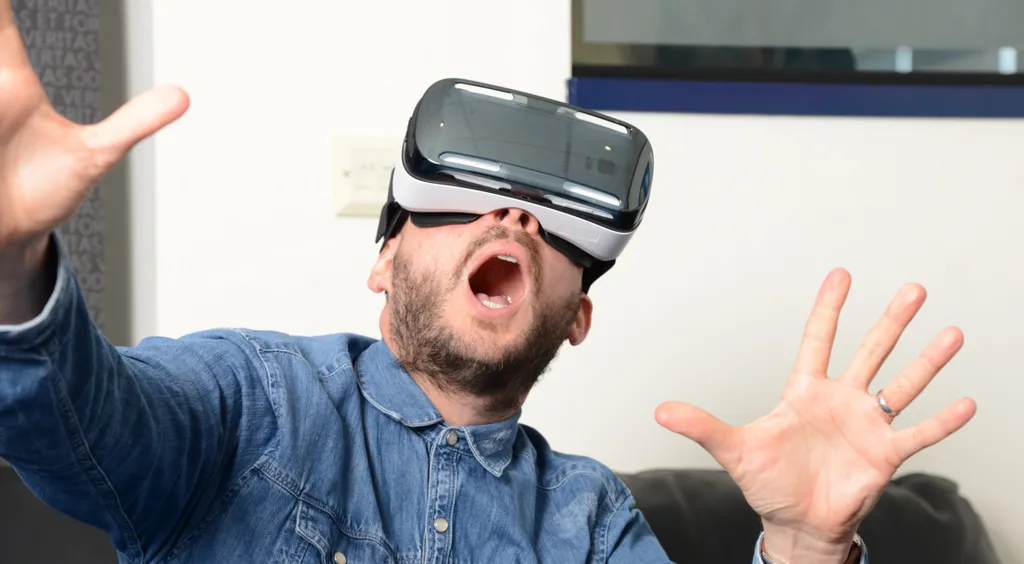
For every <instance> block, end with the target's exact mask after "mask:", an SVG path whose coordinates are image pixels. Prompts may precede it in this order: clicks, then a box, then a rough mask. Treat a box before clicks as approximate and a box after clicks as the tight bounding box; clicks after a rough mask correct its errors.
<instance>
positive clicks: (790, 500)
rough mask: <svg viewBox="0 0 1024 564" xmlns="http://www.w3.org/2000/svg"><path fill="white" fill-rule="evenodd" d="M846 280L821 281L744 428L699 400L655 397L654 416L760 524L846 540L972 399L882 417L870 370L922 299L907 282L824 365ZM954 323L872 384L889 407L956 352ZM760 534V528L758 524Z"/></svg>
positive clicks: (958, 337) (957, 423)
mask: <svg viewBox="0 0 1024 564" xmlns="http://www.w3.org/2000/svg"><path fill="white" fill-rule="evenodd" d="M849 289H850V277H849V274H848V273H847V272H846V271H844V270H842V269H838V270H835V271H833V272H832V273H830V275H829V277H828V278H827V279H826V281H825V283H824V284H823V285H822V287H821V290H820V292H819V294H818V298H817V300H816V302H815V306H814V309H813V311H812V313H811V315H810V319H809V320H808V322H807V326H806V331H805V334H804V339H803V342H802V344H801V347H800V350H799V353H798V356H797V360H796V364H795V366H794V369H793V372H792V374H791V376H790V378H789V382H788V383H787V385H786V388H785V390H784V392H783V394H782V401H781V402H780V403H779V404H778V405H777V406H776V407H775V408H774V409H773V410H772V411H771V412H770V413H769V414H767V415H765V416H764V417H761V418H760V419H758V420H756V421H754V422H752V423H750V424H749V425H746V426H744V427H732V426H730V425H728V424H726V423H724V422H722V421H720V420H718V419H716V418H715V417H713V416H712V415H710V414H708V413H706V412H704V411H702V410H700V409H699V408H696V407H693V406H690V405H687V404H682V403H677V402H669V403H665V404H663V405H661V406H659V408H658V412H657V418H658V421H659V422H660V423H661V424H662V425H664V426H665V427H666V428H668V429H670V430H672V431H675V432H677V433H679V434H682V435H684V436H686V437H688V438H690V439H693V440H694V441H696V442H698V443H699V444H700V445H701V446H703V447H704V448H705V449H706V450H707V451H708V452H709V453H710V454H711V455H712V456H713V457H714V458H715V460H717V461H718V462H719V463H720V464H721V465H722V466H723V467H724V468H725V469H726V470H727V471H728V472H729V474H730V475H731V476H732V478H733V479H734V480H735V481H736V483H737V484H738V485H739V486H740V488H741V489H742V491H743V493H744V495H745V497H746V499H747V501H748V503H749V504H750V505H751V507H752V508H753V509H754V510H755V511H757V513H758V514H759V515H760V516H761V517H762V520H763V521H764V523H765V528H766V532H767V531H768V529H769V528H770V527H778V528H780V529H787V530H800V531H805V532H806V533H807V534H810V535H813V536H815V537H817V538H818V539H820V540H821V541H823V542H837V543H839V542H842V541H843V539H847V540H848V539H849V538H851V537H852V535H853V533H854V532H855V531H856V528H857V526H858V525H859V524H860V522H861V521H862V520H863V519H864V518H865V517H866V516H867V514H868V513H869V512H870V511H871V509H872V507H874V504H875V502H876V501H877V500H878V498H879V496H880V495H881V492H882V490H883V488H884V487H885V485H886V484H887V483H888V482H889V481H890V480H891V479H892V477H893V475H894V474H895V472H896V470H897V469H898V468H899V467H900V465H902V464H903V463H904V462H905V461H906V460H907V459H908V458H910V457H911V456H913V455H914V454H916V453H917V452H919V451H921V450H922V449H924V448H927V447H929V446H931V445H934V444H935V443H937V442H939V441H941V440H943V439H944V438H946V437H948V436H949V435H950V434H952V433H954V432H955V431H956V430H958V429H959V428H961V427H962V426H963V425H964V424H966V423H967V421H969V420H970V419H971V417H972V416H973V415H974V412H975V409H976V406H975V404H974V402H973V401H972V400H970V399H961V400H959V401H957V402H955V403H953V404H952V405H951V406H949V407H947V408H946V409H945V410H943V411H942V412H941V413H939V414H937V415H935V416H934V417H932V418H930V419H928V420H926V421H923V422H921V423H918V424H917V425H915V426H913V427H912V428H909V429H906V430H901V431H896V430H894V429H893V428H892V427H891V423H892V421H893V416H892V415H889V414H887V413H886V412H885V411H884V410H883V409H882V407H881V404H880V403H879V400H878V398H877V397H876V396H875V395H871V394H869V393H868V386H869V385H870V383H871V381H872V379H873V378H874V376H875V374H876V373H877V372H878V370H879V368H880V367H881V365H882V363H883V362H884V361H885V359H886V358H887V357H888V355H889V353H890V352H891V351H892V350H893V348H894V347H895V345H896V342H897V340H898V339H899V337H900V335H901V334H902V332H903V330H904V329H905V328H906V326H907V325H908V324H909V323H910V320H911V319H913V317H914V315H916V313H917V312H918V310H919V309H920V307H921V305H922V304H923V303H924V299H925V291H924V288H922V287H921V286H918V285H916V284H912V285H908V286H907V287H905V288H903V289H902V290H901V291H900V292H899V294H897V296H896V297H895V298H894V299H893V301H892V303H890V305H889V307H888V309H887V310H886V312H885V314H884V315H883V316H882V317H881V318H880V319H879V320H878V322H877V324H876V325H875V326H874V327H873V328H872V330H871V331H870V333H869V334H868V335H867V337H866V338H865V340H864V342H863V345H862V346H861V348H860V350H859V351H858V352H857V354H856V355H855V357H854V359H853V361H852V362H851V364H850V366H849V367H848V368H847V369H846V371H845V372H844V373H843V374H842V375H840V376H839V377H838V378H836V379H830V378H829V376H828V373H827V370H828V365H829V358H830V356H831V352H832V344H833V341H834V339H835V334H836V328H837V325H838V321H839V312H840V310H841V308H842V306H843V304H844V303H845V301H846V297H847V295H848V293H849ZM962 344H963V335H962V334H961V332H960V331H959V330H958V329H956V328H948V329H945V330H944V331H942V332H941V333H940V334H939V335H938V336H937V337H936V338H935V340H933V341H932V343H931V344H930V345H929V346H928V347H927V348H926V349H925V351H924V352H923V353H922V354H921V355H920V356H918V357H917V358H916V359H915V360H914V361H913V362H912V363H911V364H910V365H909V366H908V367H907V368H906V369H905V370H904V371H903V372H902V373H900V374H899V376H897V378H896V379H895V380H894V381H893V382H892V383H891V384H889V385H888V386H887V387H886V388H885V389H884V390H883V391H882V392H881V393H880V394H879V395H881V396H882V397H883V398H884V401H885V404H886V405H887V406H888V407H889V408H890V409H891V410H892V411H893V412H894V413H896V414H898V412H899V411H900V410H902V409H904V408H906V406H907V405H909V404H910V402H911V401H913V400H914V398H915V397H917V395H918V394H920V393H921V391H922V390H924V388H925V387H926V386H927V385H928V383H929V382H930V381H931V379H932V378H933V377H934V376H935V375H936V373H937V372H938V371H939V370H940V369H941V368H942V367H943V366H944V365H945V364H946V363H947V362H948V361H949V360H950V359H951V358H952V357H953V355H955V354H956V352H957V351H958V350H959V349H960V346H961V345H962ZM766 534H767V533H766Z"/></svg>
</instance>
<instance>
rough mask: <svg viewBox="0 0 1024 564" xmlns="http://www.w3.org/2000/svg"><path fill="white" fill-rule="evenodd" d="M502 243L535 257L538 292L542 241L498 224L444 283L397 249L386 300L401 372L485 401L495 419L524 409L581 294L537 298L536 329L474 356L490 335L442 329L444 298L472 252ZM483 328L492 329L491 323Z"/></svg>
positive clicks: (565, 331)
mask: <svg viewBox="0 0 1024 564" xmlns="http://www.w3.org/2000/svg"><path fill="white" fill-rule="evenodd" d="M498 239H513V240H515V241H516V242H517V243H519V244H520V245H522V246H523V247H524V248H525V249H526V250H527V252H528V253H530V255H531V261H530V262H531V264H532V265H533V267H534V271H533V273H532V275H533V281H534V284H533V288H535V289H539V287H540V284H539V281H540V279H541V276H540V270H539V269H540V260H539V255H540V252H539V249H538V248H537V243H536V242H535V241H534V240H533V239H531V238H529V237H527V236H525V235H522V234H519V233H516V234H515V235H512V234H511V233H510V232H509V231H508V230H507V229H505V228H504V227H501V226H496V227H494V228H491V229H490V230H488V231H487V232H486V233H484V234H483V235H482V236H481V237H480V238H479V239H477V240H476V241H474V242H473V244H471V245H469V246H468V248H467V249H466V252H465V254H464V255H463V257H462V260H461V261H460V262H459V266H458V267H457V268H455V270H454V271H453V273H452V276H451V279H450V280H449V281H448V283H447V284H446V283H445V282H444V280H443V278H442V277H441V276H440V275H439V274H438V273H437V272H430V271H426V272H416V271H414V270H413V269H412V267H411V265H410V264H409V262H407V260H406V259H405V256H404V255H403V254H402V252H401V247H399V250H398V252H397V253H396V254H395V257H394V259H393V261H392V289H391V292H390V293H389V295H388V301H389V302H390V307H391V321H390V327H391V336H392V338H393V340H394V341H395V342H394V344H395V346H394V347H393V349H394V350H393V352H394V354H395V358H396V359H397V360H398V363H399V364H400V365H401V367H402V368H404V369H405V370H406V371H407V372H410V373H412V372H416V373H418V374H421V375H423V376H425V377H426V378H429V379H430V380H431V383H433V384H434V385H435V386H436V387H437V388H438V389H439V390H440V391H442V392H443V393H447V394H450V395H468V396H471V397H474V398H478V399H481V400H483V401H484V410H485V411H486V412H487V413H490V414H496V413H507V412H511V411H514V410H516V409H518V408H519V407H520V406H521V404H522V400H523V398H524V397H525V396H526V394H527V393H528V392H529V391H530V389H531V388H533V386H534V385H535V384H536V383H537V381H538V380H539V379H540V377H541V376H542V375H543V374H544V373H545V372H546V371H547V369H548V367H549V366H550V364H551V361H552V360H554V358H555V356H556V355H557V353H558V350H559V349H560V348H561V346H562V343H563V342H564V341H565V340H566V338H567V337H568V335H569V329H570V327H572V324H573V322H574V321H575V319H576V314H577V313H578V311H579V305H580V296H581V293H582V289H580V290H577V291H575V292H573V293H571V295H569V296H567V297H566V298H565V299H564V300H559V301H558V302H557V303H540V300H539V299H536V300H534V301H533V303H532V309H533V311H532V313H533V324H532V325H531V326H530V327H529V328H528V329H527V330H526V331H525V332H524V334H522V335H520V336H519V337H517V338H516V339H515V340H514V341H513V342H512V343H510V344H508V345H506V346H505V347H504V350H501V351H498V353H497V354H492V355H490V356H489V357H484V356H482V355H480V354H474V353H473V349H474V348H476V349H481V350H483V349H487V348H488V347H487V346H486V344H487V343H486V335H480V336H474V337H470V336H459V335H456V334H455V332H454V331H453V330H452V328H451V327H449V326H447V325H446V324H445V321H444V300H445V299H446V298H447V297H448V296H450V295H452V294H453V293H454V292H455V291H457V289H458V288H459V284H460V283H461V277H460V274H461V273H462V271H463V270H464V269H465V267H466V265H467V264H468V262H469V260H470V259H471V258H472V256H473V254H474V253H475V252H476V251H477V250H478V249H480V248H482V247H483V246H484V245H486V244H488V243H490V242H492V241H495V240H498ZM479 325H480V326H481V327H483V328H485V329H487V328H494V325H493V323H491V322H480V323H479ZM474 345H476V347H474Z"/></svg>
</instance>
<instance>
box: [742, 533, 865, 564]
mask: <svg viewBox="0 0 1024 564" xmlns="http://www.w3.org/2000/svg"><path fill="white" fill-rule="evenodd" d="M763 542H764V531H761V534H760V535H759V536H758V537H757V544H755V545H754V560H753V564H768V562H765V560H764V559H763V558H761V544H762V543H763ZM860 564H868V547H867V545H866V544H864V541H863V539H862V540H861V543H860Z"/></svg>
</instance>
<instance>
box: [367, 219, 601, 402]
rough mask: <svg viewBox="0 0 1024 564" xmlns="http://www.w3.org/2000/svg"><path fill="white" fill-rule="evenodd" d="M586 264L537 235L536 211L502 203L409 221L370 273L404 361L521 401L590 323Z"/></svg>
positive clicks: (444, 380)
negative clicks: (450, 218)
mask: <svg viewBox="0 0 1024 564" xmlns="http://www.w3.org/2000/svg"><path fill="white" fill-rule="evenodd" d="M581 280H582V270H581V269H580V268H579V267H578V266H576V265H575V264H573V263H572V262H570V261H569V259H567V258H566V257H565V256H564V255H562V254H561V253H559V252H557V251H555V250H554V249H552V248H551V247H550V246H548V245H547V244H546V243H544V241H543V240H542V239H541V238H540V236H539V235H538V225H537V220H536V219H534V218H533V217H532V216H530V215H529V214H527V213H525V212H523V211H521V210H515V209H510V210H500V211H496V212H493V213H491V214H488V215H485V216H483V217H481V218H480V219H478V220H477V221H475V222H473V223H469V224H464V225H451V226H444V227H430V228H418V227H416V226H415V225H413V224H412V223H411V222H406V224H405V226H404V227H403V228H402V230H401V232H400V233H399V235H398V236H397V237H395V238H394V239H392V240H391V241H389V242H388V244H387V245H386V247H385V250H384V252H383V253H381V256H380V259H379V260H378V262H377V265H376V267H375V268H374V271H373V274H371V277H370V287H371V289H373V290H374V291H387V292H388V306H387V310H386V315H385V316H384V318H383V319H385V320H386V325H387V327H386V328H385V327H382V331H384V333H385V335H386V336H387V335H388V333H390V337H391V338H390V340H391V341H392V342H391V343H389V344H390V345H391V346H392V349H393V350H394V353H395V355H396V357H397V358H398V360H399V362H401V363H402V365H403V367H404V368H405V369H406V370H408V371H410V372H417V373H420V374H423V375H425V376H427V377H429V378H431V379H432V381H433V382H434V383H435V384H437V385H438V386H439V387H440V388H441V389H442V390H444V391H448V392H458V393H468V394H471V395H473V396H475V397H479V398H482V399H486V400H487V403H488V407H489V408H490V409H491V410H493V411H506V410H509V409H513V408H515V407H518V405H519V404H520V403H521V401H522V400H523V398H524V397H525V395H526V393H527V392H528V391H529V390H530V388H532V387H533V385H534V384H535V383H536V381H537V379H538V378H539V377H540V376H541V374H542V373H543V372H544V371H545V370H546V368H547V366H548V364H549V363H550V362H551V360H552V359H553V358H554V356H555V354H556V353H557V351H558V349H559V348H560V347H561V345H562V343H563V342H564V341H565V340H567V339H568V340H569V341H570V342H571V343H572V344H578V343H579V342H581V341H582V340H583V338H584V337H585V336H586V332H587V330H588V329H589V325H590V312H591V304H590V300H589V298H587V297H586V296H585V295H583V294H582V293H581V289H580V288H581Z"/></svg>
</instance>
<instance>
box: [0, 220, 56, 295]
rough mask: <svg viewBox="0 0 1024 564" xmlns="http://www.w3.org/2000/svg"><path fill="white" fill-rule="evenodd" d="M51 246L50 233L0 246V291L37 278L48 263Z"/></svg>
mask: <svg viewBox="0 0 1024 564" xmlns="http://www.w3.org/2000/svg"><path fill="white" fill-rule="evenodd" d="M49 248H50V234H49V233H47V234H45V235H41V236H37V237H33V238H31V239H27V240H24V241H18V242H16V243H11V244H9V245H4V246H2V247H0V291H3V290H4V289H7V288H11V287H16V286H23V285H24V284H25V283H26V281H28V280H31V279H33V278H35V277H36V275H37V274H38V273H39V272H40V271H42V270H43V267H44V266H45V264H46V255H47V251H48V250H49Z"/></svg>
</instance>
